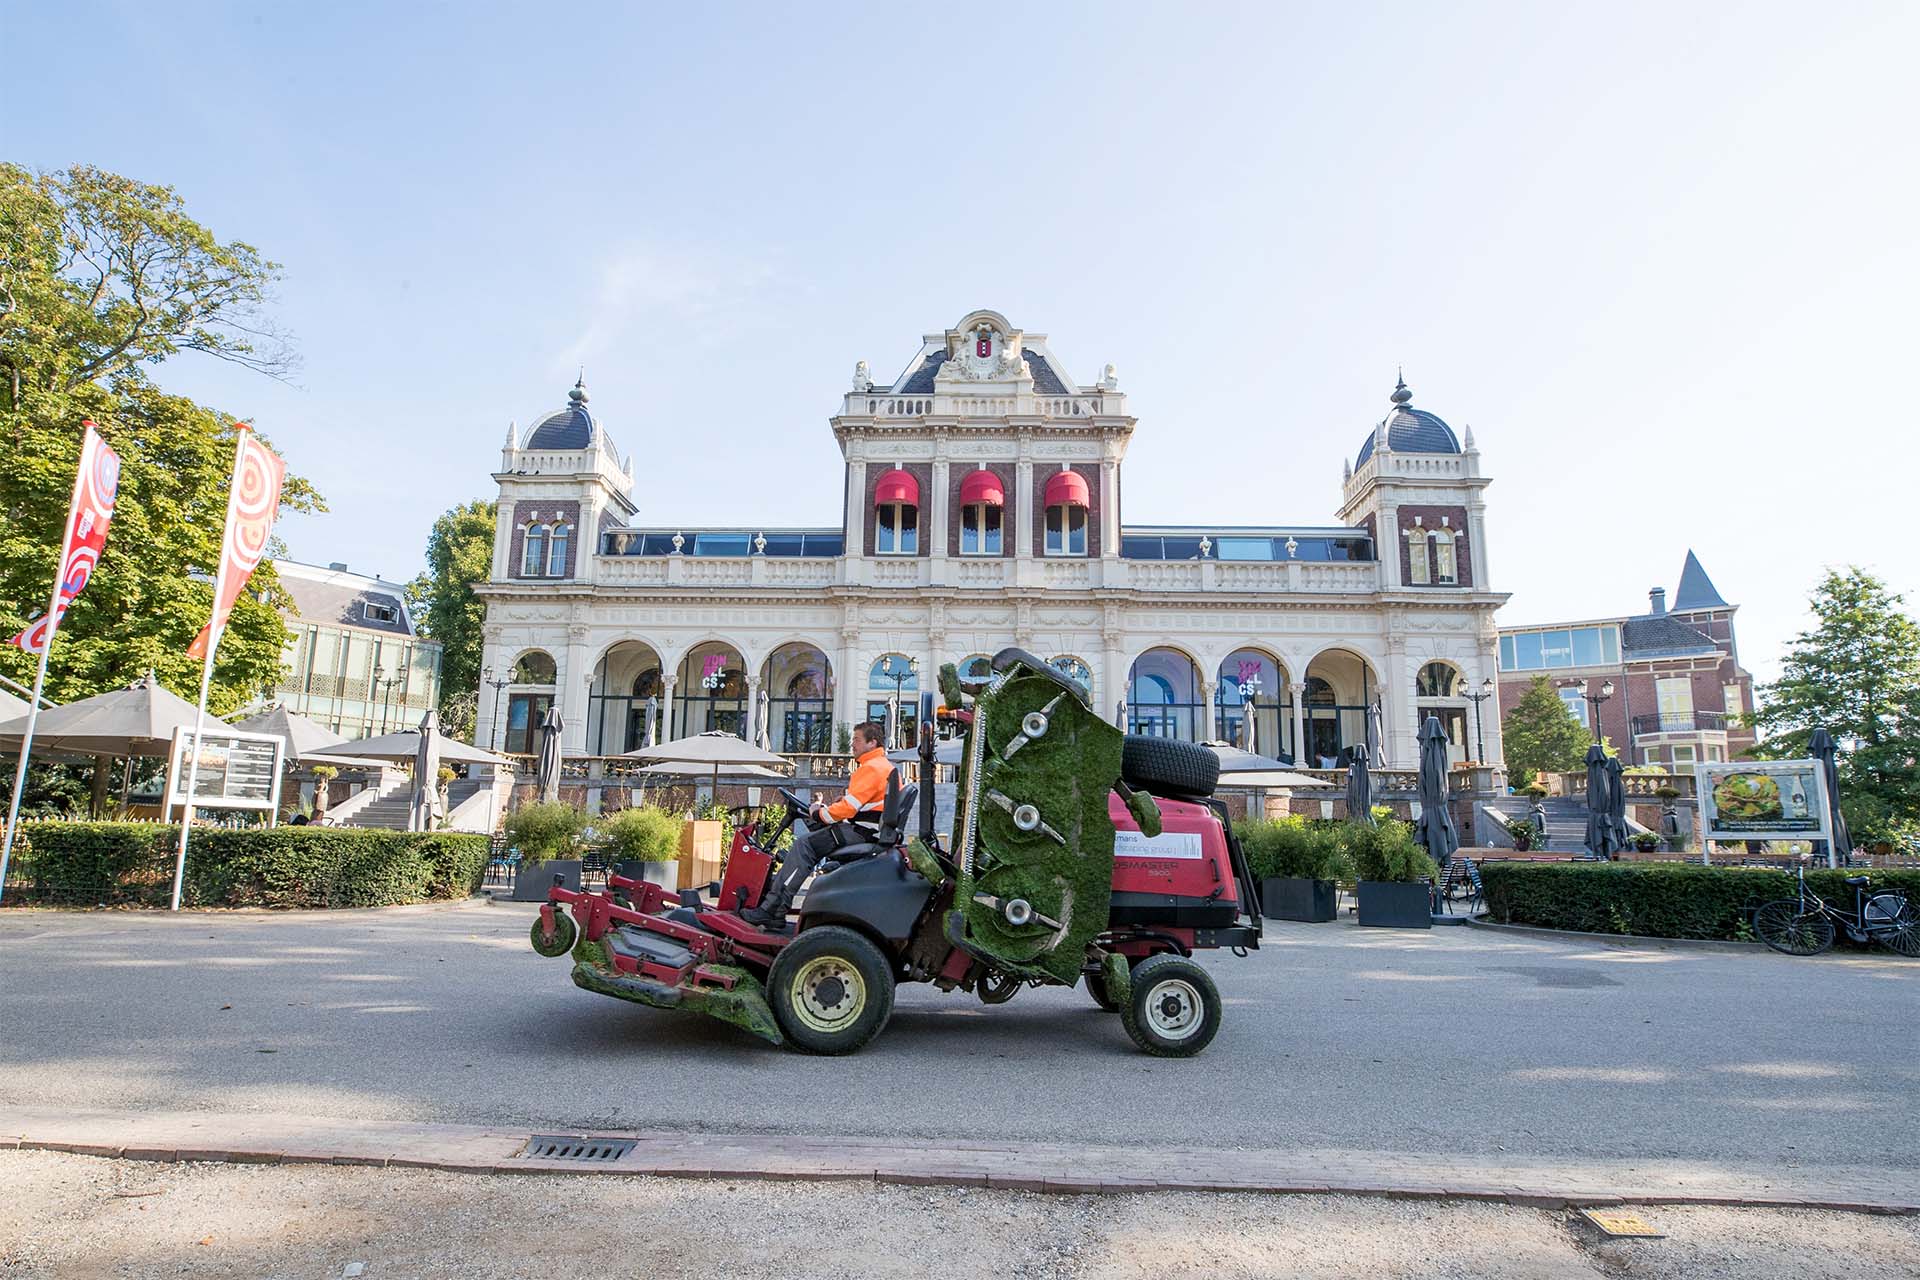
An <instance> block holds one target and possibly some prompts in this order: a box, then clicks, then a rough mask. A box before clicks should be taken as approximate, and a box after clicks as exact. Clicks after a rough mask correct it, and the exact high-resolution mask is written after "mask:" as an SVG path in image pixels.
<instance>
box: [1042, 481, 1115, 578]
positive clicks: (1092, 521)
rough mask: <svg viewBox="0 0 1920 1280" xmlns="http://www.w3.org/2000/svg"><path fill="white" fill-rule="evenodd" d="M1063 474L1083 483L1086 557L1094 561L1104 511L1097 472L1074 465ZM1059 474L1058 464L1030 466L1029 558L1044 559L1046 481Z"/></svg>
mask: <svg viewBox="0 0 1920 1280" xmlns="http://www.w3.org/2000/svg"><path fill="white" fill-rule="evenodd" d="M1067 470H1069V471H1072V472H1074V473H1076V474H1077V475H1079V477H1080V478H1081V479H1082V480H1085V481H1086V482H1087V504H1088V505H1087V555H1088V556H1089V557H1097V556H1099V555H1101V554H1102V549H1101V545H1100V517H1101V513H1102V512H1104V511H1105V510H1106V495H1105V494H1103V493H1101V492H1100V468H1099V467H1098V466H1096V465H1092V464H1089V463H1085V462H1076V463H1073V464H1071V465H1069V466H1068V468H1067ZM1059 474H1060V464H1059V463H1057V462H1036V463H1034V465H1033V554H1034V555H1036V556H1044V555H1045V554H1046V553H1047V510H1046V507H1045V505H1044V503H1045V500H1046V493H1047V481H1049V480H1051V479H1053V477H1055V476H1057V475H1059ZM1072 558H1073V559H1079V558H1080V557H1078V556H1075V557H1072Z"/></svg>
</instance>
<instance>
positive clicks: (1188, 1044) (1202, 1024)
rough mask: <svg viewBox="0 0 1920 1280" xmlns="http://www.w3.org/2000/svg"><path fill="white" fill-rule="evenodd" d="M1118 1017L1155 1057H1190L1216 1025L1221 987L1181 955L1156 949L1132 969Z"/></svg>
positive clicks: (1210, 1037) (1209, 1040) (1205, 1043)
mask: <svg viewBox="0 0 1920 1280" xmlns="http://www.w3.org/2000/svg"><path fill="white" fill-rule="evenodd" d="M1120 1021H1121V1023H1122V1025H1124V1026H1125V1027H1126V1029H1127V1034H1128V1035H1129V1036H1131V1037H1132V1038H1133V1042H1134V1043H1135V1044H1137V1045H1139V1046H1140V1047H1141V1048H1142V1049H1144V1050H1145V1051H1146V1052H1148V1053H1150V1054H1152V1055H1153V1056H1154V1057H1156V1058H1191V1057H1192V1056H1193V1055H1194V1054H1196V1053H1199V1052H1200V1051H1201V1050H1202V1049H1204V1048H1206V1047H1207V1046H1208V1045H1209V1044H1211V1043H1212V1042H1213V1037H1214V1035H1215V1034H1216V1033H1217V1032H1218V1031H1219V1030H1220V989H1219V988H1218V987H1216V986H1214V985H1213V979H1212V978H1211V977H1209V976H1208V975H1207V971H1206V970H1205V969H1202V968H1201V967H1200V966H1199V965H1197V964H1195V963H1194V962H1193V961H1191V960H1189V959H1187V958H1186V957H1184V956H1176V955H1158V956H1153V957H1151V958H1149V959H1146V960H1142V961H1141V962H1140V963H1139V964H1137V965H1135V966H1134V969H1133V992H1132V998H1131V999H1129V1000H1128V1001H1127V1003H1126V1006H1125V1007H1124V1008H1122V1009H1121V1010H1120Z"/></svg>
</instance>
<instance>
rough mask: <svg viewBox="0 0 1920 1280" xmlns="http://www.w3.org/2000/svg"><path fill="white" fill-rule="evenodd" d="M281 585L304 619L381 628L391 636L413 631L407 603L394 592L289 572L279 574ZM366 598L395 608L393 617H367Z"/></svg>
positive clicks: (336, 624) (407, 633)
mask: <svg viewBox="0 0 1920 1280" xmlns="http://www.w3.org/2000/svg"><path fill="white" fill-rule="evenodd" d="M280 585H281V586H283V587H285V588H286V589H287V594H288V595H290V596H292V597H293V608H294V612H295V613H296V614H298V615H299V617H300V619H301V620H302V621H304V622H317V623H322V624H330V625H335V626H349V627H360V628H362V629H363V630H367V631H384V632H385V633H387V634H388V635H394V636H407V635H412V634H413V632H412V631H411V630H410V629H409V628H408V626H407V602H406V601H405V600H403V599H402V598H401V597H400V596H398V595H396V594H393V593H390V592H386V591H371V590H366V589H364V588H357V587H350V586H344V585H341V584H338V583H333V582H316V581H314V580H313V579H311V578H305V577H298V576H295V575H294V574H291V573H283V574H281V575H280ZM368 601H372V602H373V603H374V604H383V605H386V606H388V607H389V608H391V609H392V610H393V611H394V620H393V621H392V622H381V621H379V620H377V619H374V618H370V617H368V616H367V612H366V609H365V608H364V606H365V605H366V603H367V602H368Z"/></svg>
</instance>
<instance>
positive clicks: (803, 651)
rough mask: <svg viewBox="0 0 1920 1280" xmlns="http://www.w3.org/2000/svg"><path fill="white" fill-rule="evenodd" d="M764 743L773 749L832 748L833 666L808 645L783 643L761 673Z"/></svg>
mask: <svg viewBox="0 0 1920 1280" xmlns="http://www.w3.org/2000/svg"><path fill="white" fill-rule="evenodd" d="M760 689H761V692H762V693H764V694H765V695H766V700H767V701H766V705H767V725H766V735H767V744H768V746H769V748H770V749H772V750H774V751H819V752H826V751H831V750H833V668H832V666H831V665H830V664H829V663H828V662H827V655H826V654H824V653H822V652H821V651H820V650H819V649H818V648H816V647H815V646H813V645H810V644H801V643H794V644H783V645H781V646H780V647H779V648H778V649H775V650H774V651H773V653H772V655H771V656H769V657H768V658H767V665H766V666H765V667H763V668H762V669H761V672H760Z"/></svg>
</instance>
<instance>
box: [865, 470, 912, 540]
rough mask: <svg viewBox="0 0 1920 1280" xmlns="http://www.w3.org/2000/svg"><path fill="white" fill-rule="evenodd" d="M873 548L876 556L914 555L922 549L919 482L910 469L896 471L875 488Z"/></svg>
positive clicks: (883, 477) (890, 473)
mask: <svg viewBox="0 0 1920 1280" xmlns="http://www.w3.org/2000/svg"><path fill="white" fill-rule="evenodd" d="M873 504H874V513H873V550H874V553H875V554H876V555H883V556H911V555H918V554H919V552H920V482H919V481H918V480H916V479H914V478H913V473H912V472H910V471H902V470H898V469H896V470H893V471H889V472H887V473H886V474H885V475H883V476H881V477H880V480H879V482H878V483H877V484H876V485H875V486H874V490H873Z"/></svg>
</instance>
